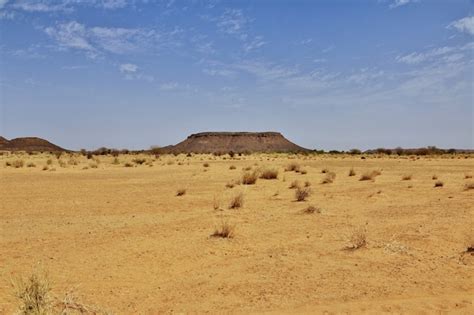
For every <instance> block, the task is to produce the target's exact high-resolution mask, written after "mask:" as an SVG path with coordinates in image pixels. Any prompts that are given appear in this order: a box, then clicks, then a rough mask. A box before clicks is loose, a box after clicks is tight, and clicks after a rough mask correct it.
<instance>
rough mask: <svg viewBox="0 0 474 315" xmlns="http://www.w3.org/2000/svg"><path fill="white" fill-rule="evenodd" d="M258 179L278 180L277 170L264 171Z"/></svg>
mask: <svg viewBox="0 0 474 315" xmlns="http://www.w3.org/2000/svg"><path fill="white" fill-rule="evenodd" d="M260 178H262V179H277V178H278V170H276V169H265V170H263V171H262V173H261V174H260Z"/></svg>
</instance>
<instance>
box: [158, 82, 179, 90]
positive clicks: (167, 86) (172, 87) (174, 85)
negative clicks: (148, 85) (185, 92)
mask: <svg viewBox="0 0 474 315" xmlns="http://www.w3.org/2000/svg"><path fill="white" fill-rule="evenodd" d="M178 87H179V84H178V83H176V82H166V83H162V84H160V90H162V91H172V90H176V89H178Z"/></svg>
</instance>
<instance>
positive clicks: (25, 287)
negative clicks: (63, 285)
mask: <svg viewBox="0 0 474 315" xmlns="http://www.w3.org/2000/svg"><path fill="white" fill-rule="evenodd" d="M12 285H13V289H14V293H15V296H16V298H17V299H18V302H19V313H20V314H25V315H27V314H32V315H49V314H51V313H52V310H53V298H52V296H51V284H50V281H49V278H48V275H47V274H46V273H44V272H41V271H37V272H35V273H33V274H32V275H30V276H29V277H28V278H26V279H23V278H17V279H14V280H12Z"/></svg>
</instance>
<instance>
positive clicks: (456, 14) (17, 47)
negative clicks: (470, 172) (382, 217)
mask: <svg viewBox="0 0 474 315" xmlns="http://www.w3.org/2000/svg"><path fill="white" fill-rule="evenodd" d="M473 9H474V2H473V1H470V0H445V1H441V0H360V1H356V0H352V1H351V0H332V1H330V0H320V1H317V0H314V1H309V0H307V1H303V0H291V1H290V0H285V1H284V0H274V1H270V0H266V1H265V0H260V1H243V0H242V1H219V0H215V1H213V0H208V1H205V0H195V1H191V0H189V1H180V0H175V1H173V0H171V1H169V0H166V1H158V0H157V1H153V0H133V1H125V0H57V1H47V0H30V1H27V0H0V36H1V37H0V104H1V108H0V134H1V135H3V136H5V137H7V138H13V137H19V136H31V135H35V136H39V137H43V138H46V139H48V140H50V141H52V142H54V143H57V144H59V145H61V146H64V147H67V148H70V149H80V148H87V149H93V148H97V147H100V146H107V147H114V148H131V149H144V148H148V147H150V146H151V145H167V144H174V143H176V142H178V141H181V140H183V139H184V138H185V137H186V136H187V135H189V134H191V133H195V132H200V131H280V132H282V133H283V134H284V135H285V136H287V138H289V139H290V140H292V141H294V142H296V143H298V144H300V145H303V146H306V147H308V148H318V149H321V148H322V149H327V150H329V149H344V150H345V149H351V148H360V149H368V148H376V147H396V146H403V147H419V146H427V145H436V146H439V147H444V148H451V147H456V148H473V147H474V145H473V121H474V116H473V93H474V92H473V82H474V81H473V70H474V67H473V62H474V59H473V57H474V55H473V53H474V41H473V35H474V16H473V14H474V10H473Z"/></svg>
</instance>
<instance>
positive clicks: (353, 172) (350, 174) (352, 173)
mask: <svg viewBox="0 0 474 315" xmlns="http://www.w3.org/2000/svg"><path fill="white" fill-rule="evenodd" d="M355 175H356V172H355V171H354V169H353V168H351V169H350V170H349V176H355Z"/></svg>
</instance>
